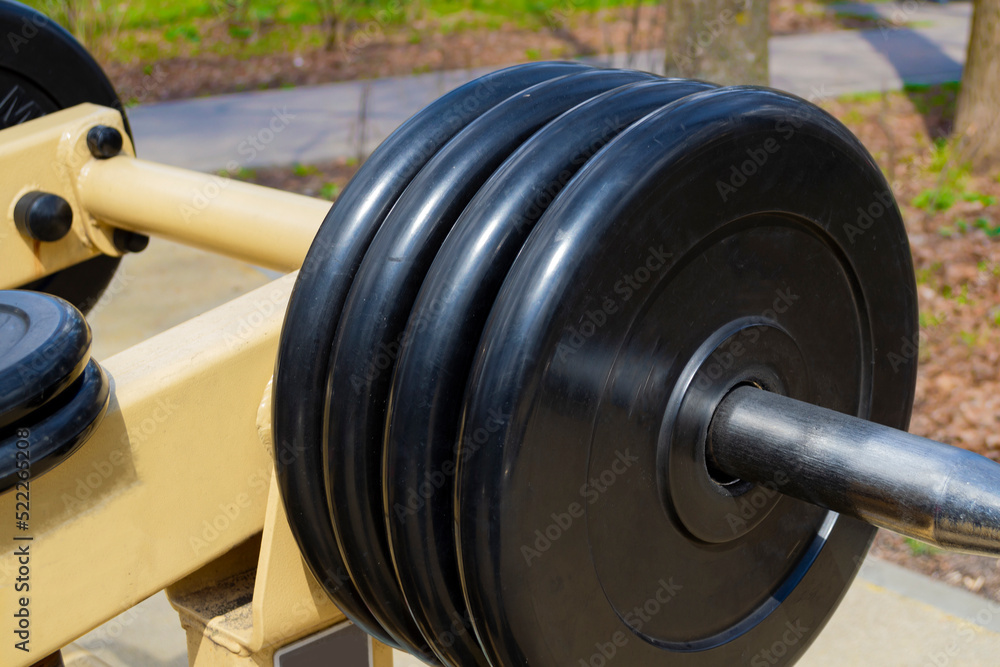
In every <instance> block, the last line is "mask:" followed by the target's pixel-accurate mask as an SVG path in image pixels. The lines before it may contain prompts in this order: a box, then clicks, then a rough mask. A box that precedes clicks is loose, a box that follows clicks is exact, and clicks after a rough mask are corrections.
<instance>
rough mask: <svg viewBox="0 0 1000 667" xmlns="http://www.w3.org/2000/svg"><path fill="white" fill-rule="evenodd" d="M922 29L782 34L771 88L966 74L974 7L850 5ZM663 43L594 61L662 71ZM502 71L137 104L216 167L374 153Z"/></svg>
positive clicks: (835, 87)
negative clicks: (402, 129)
mask: <svg viewBox="0 0 1000 667" xmlns="http://www.w3.org/2000/svg"><path fill="white" fill-rule="evenodd" d="M835 7H839V9H840V10H841V11H851V12H854V13H868V14H872V13H877V14H880V15H881V16H883V17H887V18H889V19H898V20H900V21H902V22H905V23H908V24H911V25H915V26H917V27H914V28H892V27H891V26H890V24H889V23H888V22H886V24H885V25H884V26H882V27H878V28H875V29H872V30H864V31H848V30H844V31H837V32H827V33H817V34H809V35H789V36H780V37H774V38H773V39H772V40H771V46H770V49H771V54H770V57H771V84H772V85H773V86H774V87H775V88H779V89H782V90H787V91H790V92H793V93H796V94H798V95H801V96H803V97H806V98H810V99H816V98H818V97H825V96H830V95H838V94H842V93H847V92H863V91H877V90H894V89H899V88H900V87H901V86H902V85H903V83H904V82H907V83H940V82H946V81H957V80H959V79H960V78H961V73H962V63H963V62H964V60H965V45H966V42H967V40H968V33H969V18H970V15H971V8H972V6H971V3H968V2H962V3H955V4H946V5H936V4H934V5H931V4H926V3H917V2H915V0H910V1H909V2H906V3H904V4H900V5H897V4H893V3H879V4H877V5H853V4H845V5H840V6H835ZM663 60H664V54H663V52H662V51H646V52H642V53H638V54H634V55H633V57H632V58H628V57H626V56H624V55H618V56H612V57H609V58H597V59H591V61H592V62H594V63H595V64H600V65H612V66H616V67H634V68H637V69H646V70H650V71H658V70H662V68H663ZM493 69H496V68H492V67H491V68H483V69H474V70H458V71H449V72H435V73H431V74H422V75H419V76H410V77H395V78H385V79H378V80H374V81H367V82H362V81H349V82H343V83H332V84H327V85H322V86H310V87H301V88H292V89H287V90H271V91H259V92H251V93H240V94H235V95H221V96H218V97H210V98H200V99H195V100H184V101H178V102H167V103H163V104H154V105H149V106H142V107H137V108H135V109H132V110H131V111H130V112H129V118H130V119H131V122H132V127H133V129H134V131H135V136H136V147H137V151H138V154H139V156H140V157H145V158H148V159H150V160H155V161H157V162H164V163H166V164H172V165H176V166H179V167H186V168H189V169H199V170H203V171H216V170H219V169H229V170H231V171H235V170H236V169H237V168H240V167H245V168H250V167H259V166H266V165H290V164H294V163H296V162H298V163H302V164H308V163H315V162H323V161H328V160H333V159H336V158H342V157H353V156H357V155H359V154H364V155H367V154H368V153H370V152H371V151H372V150H374V148H375V147H376V146H377V145H378V144H379V143H380V142H381V141H382V140H383V139H384V138H385V137H386V136H388V135H389V133H390V132H392V131H393V130H394V129H395V128H396V127H397V126H399V124H400V123H402V122H403V121H404V120H406V119H407V118H408V117H410V116H411V115H412V114H413V113H415V112H416V111H418V110H420V109H421V108H423V107H424V106H426V105H427V104H429V103H430V102H432V101H434V100H435V99H436V98H438V97H439V96H441V95H442V94H443V93H445V92H447V91H448V90H450V89H452V88H454V87H456V86H458V85H461V84H462V83H465V82H466V81H469V80H471V79H473V78H475V77H477V76H480V75H482V74H484V73H486V72H488V71H491V70H493Z"/></svg>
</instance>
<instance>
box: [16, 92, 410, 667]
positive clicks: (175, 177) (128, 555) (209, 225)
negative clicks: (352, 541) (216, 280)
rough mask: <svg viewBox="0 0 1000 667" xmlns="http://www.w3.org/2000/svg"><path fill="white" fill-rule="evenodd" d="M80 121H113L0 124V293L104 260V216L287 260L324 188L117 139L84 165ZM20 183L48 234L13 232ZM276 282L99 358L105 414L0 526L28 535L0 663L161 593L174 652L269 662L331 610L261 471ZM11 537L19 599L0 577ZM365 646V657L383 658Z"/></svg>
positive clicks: (251, 257)
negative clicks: (46, 237) (63, 232)
mask: <svg viewBox="0 0 1000 667" xmlns="http://www.w3.org/2000/svg"><path fill="white" fill-rule="evenodd" d="M98 124H102V125H111V126H115V127H118V128H119V129H122V127H121V116H120V115H119V114H118V113H117V112H116V111H114V110H112V109H107V108H103V107H96V106H93V105H80V106H78V107H74V108H72V109H68V110H65V111H61V112H58V113H54V114H51V115H49V116H46V117H43V118H41V119H38V120H33V121H29V122H28V123H25V124H23V125H20V126H17V127H14V128H10V129H6V130H3V131H2V132H0V169H4V170H6V173H5V174H4V176H5V177H4V178H2V179H0V201H2V202H4V203H5V205H6V207H7V216H6V220H4V221H0V244H2V245H0V248H2V252H0V256H2V258H3V261H2V262H0V287H12V286H16V285H19V284H23V283H24V282H26V281H28V280H31V279H34V278H37V277H39V276H42V275H46V274H48V273H51V272H53V271H57V270H59V269H61V268H65V267H66V266H69V265H71V264H73V263H76V262H78V261H81V260H83V259H86V258H88V257H92V256H94V255H96V254H97V253H98V252H105V253H109V254H113V253H114V252H115V251H114V248H113V246H112V245H111V242H110V239H111V234H112V232H113V228H112V227H111V225H112V224H113V225H115V226H120V227H122V228H125V229H129V230H132V231H136V232H143V233H146V234H151V235H156V236H162V237H165V238H170V239H173V240H175V241H180V242H183V243H188V244H190V245H193V246H197V247H199V248H204V249H209V250H214V251H217V252H220V253H223V254H227V255H230V256H232V257H237V258H240V259H244V260H247V261H251V262H255V263H257V264H261V265H264V266H269V267H273V268H277V269H284V270H293V269H295V268H297V267H298V266H299V265H300V264H301V262H302V259H303V257H304V256H305V253H306V250H307V249H308V246H309V243H310V241H311V239H312V237H313V235H314V234H315V232H316V230H317V229H318V227H319V225H320V223H321V222H322V220H323V217H324V216H325V215H326V212H327V210H328V209H329V203H328V202H323V201H319V200H314V199H310V198H308V197H302V196H299V195H294V194H289V193H283V192H279V191H275V190H270V189H268V188H262V187H259V186H252V185H246V184H241V183H236V182H233V181H228V180H227V179H222V178H220V177H217V176H212V175H205V174H198V173H194V172H187V171H184V170H180V169H174V168H170V167H164V166H161V165H156V164H152V163H149V162H142V161H139V160H136V159H135V158H134V157H132V155H133V151H132V147H131V145H130V144H129V143H128V141H127V140H126V146H125V149H124V151H123V154H122V155H121V156H119V157H115V158H111V159H108V160H96V159H93V158H91V157H90V154H89V152H87V149H86V144H85V142H86V133H87V130H88V129H89V128H91V127H93V126H94V125H98ZM35 189H41V190H45V191H48V192H54V193H56V194H59V195H60V196H62V197H64V198H65V199H67V201H69V202H70V204H71V205H72V207H73V210H74V224H73V228H72V231H71V233H70V235H69V236H67V238H65V239H63V240H61V241H59V242H56V243H54V244H39V243H35V242H31V241H30V239H25V238H24V237H23V236H21V235H20V234H19V233H18V232H17V230H16V228H15V227H14V223H13V218H12V211H13V206H14V203H15V202H16V201H17V198H18V196H19V195H20V194H22V193H23V192H25V191H29V190H35ZM49 246H51V247H49ZM294 279H295V274H291V275H288V276H285V277H283V278H280V279H278V280H276V281H274V282H273V283H271V284H269V285H266V286H264V287H261V288H259V289H257V290H255V291H253V292H251V293H249V294H247V295H245V296H243V297H240V298H238V299H235V300H234V301H231V302H230V303H228V304H225V305H223V306H221V307H219V308H216V309H214V310H212V311H210V312H207V313H204V314H202V315H200V316H198V317H195V318H194V319H192V320H189V321H188V322H185V323H183V324H181V325H179V326H177V327H175V328H173V329H171V330H169V331H166V332H164V333H162V334H160V335H157V336H154V337H152V338H150V339H148V340H146V341H144V342H142V343H140V344H138V345H136V346H134V347H132V348H131V349H128V350H126V351H124V352H122V353H120V354H118V355H116V356H114V357H112V358H110V359H107V360H104V361H103V362H102V365H103V366H104V368H105V370H106V371H107V373H108V375H109V376H110V378H111V380H112V383H113V393H112V399H111V405H110V408H109V410H108V414H107V416H106V417H105V418H104V420H103V422H102V423H101V426H100V427H99V428H98V429H97V431H96V432H95V433H94V435H93V436H92V437H91V438H90V439H89V440H88V441H87V442H86V443H85V444H84V445H83V447H81V449H80V450H79V451H78V452H76V453H75V454H73V455H72V456H71V457H70V458H69V459H68V460H67V461H65V462H64V463H62V464H61V465H60V466H58V467H57V468H55V469H54V470H52V471H50V472H49V473H48V474H46V475H44V476H42V477H40V478H38V479H36V480H33V481H32V482H31V494H30V496H31V497H30V515H31V518H30V528H29V531H26V532H24V533H20V534H19V535H18V536H19V537H30V538H31V540H30V541H23V540H21V541H15V540H14V539H13V537H14V536H13V535H12V534H11V533H10V532H8V533H6V534H5V535H3V536H2V537H0V610H3V615H4V617H6V618H8V619H10V615H9V614H8V610H14V609H17V608H18V606H17V605H18V604H19V598H20V597H22V596H28V597H29V598H30V601H29V603H30V604H29V608H30V615H31V618H30V628H31V630H30V631H31V635H30V644H29V646H30V653H23V652H21V651H18V650H16V649H15V648H14V647H13V643H14V642H12V641H4V642H0V664H3V665H14V666H16V665H30V664H32V663H33V662H35V661H36V660H39V659H41V658H43V657H44V656H46V655H47V654H49V653H51V652H53V651H57V650H59V649H60V648H61V647H62V646H65V645H66V644H68V643H69V642H71V641H73V640H74V639H76V638H78V637H80V636H81V635H83V634H85V633H86V632H88V631H90V630H91V629H93V628H95V627H97V626H99V625H101V624H102V623H104V622H105V621H107V620H109V619H111V618H113V617H114V616H116V615H118V614H120V613H122V612H123V611H125V610H127V609H129V608H131V607H132V606H134V605H135V604H137V603H138V602H140V601H142V600H144V599H146V598H147V597H149V596H150V595H153V594H154V593H156V592H158V591H160V590H163V589H164V588H166V589H167V592H168V595H169V597H170V600H171V603H172V604H173V605H174V607H175V608H176V609H177V610H178V612H179V613H180V617H181V622H182V624H183V625H184V627H185V628H186V629H187V631H188V648H189V659H190V661H191V664H192V665H199V666H205V665H269V664H271V661H272V656H273V653H274V651H275V650H276V649H277V648H280V647H281V646H284V645H286V644H288V643H290V642H292V641H295V640H297V639H299V638H301V637H303V636H305V635H308V634H311V633H313V632H315V631H318V630H320V629H322V628H326V627H329V626H331V625H332V624H335V623H338V622H341V621H343V620H344V618H345V617H344V615H343V614H342V613H341V612H340V610H339V609H337V608H336V607H335V606H334V605H333V604H332V603H331V602H330V601H329V600H328V599H327V597H326V595H325V594H324V593H323V591H322V589H321V588H320V587H319V585H318V584H317V582H316V581H315V580H314V579H313V577H312V576H311V574H310V573H309V571H308V569H307V568H306V567H305V565H304V563H303V561H302V558H301V556H300V554H299V552H298V549H297V547H296V545H295V542H294V539H293V538H292V534H291V531H290V528H289V527H288V524H287V521H286V519H285V514H284V509H283V507H282V504H281V498H280V496H279V494H278V492H277V487H276V483H275V480H274V471H273V463H272V455H273V453H272V451H271V449H270V442H271V440H270V414H269V413H270V408H269V398H270V378H271V374H272V372H273V368H274V361H275V356H276V351H277V345H278V338H279V334H280V330H281V324H282V319H283V316H284V312H285V307H286V305H287V302H288V297H289V294H290V291H291V287H292V284H293V282H294ZM14 510H15V497H14V494H5V495H4V496H2V497H0V516H4V517H10V518H11V519H10V520H11V521H12V522H13V516H14ZM12 532H15V531H12ZM25 544H28V545H30V547H29V549H30V592H28V593H23V592H18V591H15V589H14V586H13V585H12V583H13V582H14V581H15V580H16V577H17V576H18V572H19V568H20V567H21V563H20V562H19V555H18V549H20V548H22V547H23V546H24V545H25ZM8 625H10V621H8ZM0 627H2V626H0ZM372 652H373V661H374V662H373V664H374V665H376V666H377V667H389V666H391V665H392V664H393V662H394V660H398V659H399V656H400V655H401V654H398V652H393V651H391V650H389V649H388V648H387V647H384V646H382V645H379V644H376V645H374V646H373V649H372ZM394 655H395V657H394ZM331 664H335V663H331ZM397 664H398V663H397Z"/></svg>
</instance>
